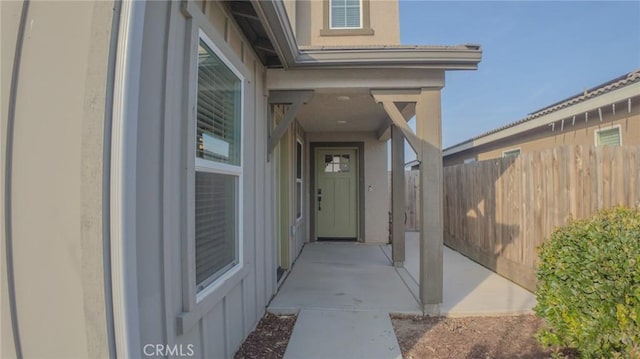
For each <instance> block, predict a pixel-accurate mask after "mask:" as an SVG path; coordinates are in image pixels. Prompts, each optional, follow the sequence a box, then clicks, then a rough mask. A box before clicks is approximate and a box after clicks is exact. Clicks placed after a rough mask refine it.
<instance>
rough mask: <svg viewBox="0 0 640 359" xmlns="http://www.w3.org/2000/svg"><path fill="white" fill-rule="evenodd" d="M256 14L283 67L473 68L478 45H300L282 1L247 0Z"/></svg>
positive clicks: (475, 64) (477, 54)
mask: <svg viewBox="0 0 640 359" xmlns="http://www.w3.org/2000/svg"><path fill="white" fill-rule="evenodd" d="M251 3H252V5H253V7H254V9H255V12H256V15H257V16H258V18H259V19H260V22H261V23H262V26H263V27H264V31H265V33H266V34H267V35H268V37H269V39H270V41H271V44H272V46H273V49H274V50H275V52H276V53H277V54H278V57H279V58H280V62H281V65H282V67H283V68H285V69H295V68H301V69H302V68H351V67H376V68H381V67H383V68H387V67H405V68H406V67H417V68H423V69H424V68H428V69H439V70H475V69H477V68H478V63H479V62H480V60H481V59H482V49H481V48H480V46H479V45H460V46H406V45H397V46H377V47H342V46H340V47H317V48H300V47H299V46H298V44H297V42H296V38H295V34H294V33H293V30H292V28H291V24H290V22H289V17H288V15H287V12H286V9H285V7H284V2H282V1H264V0H262V1H261V0H251Z"/></svg>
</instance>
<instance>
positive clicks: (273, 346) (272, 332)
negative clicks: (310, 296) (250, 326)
mask: <svg viewBox="0 0 640 359" xmlns="http://www.w3.org/2000/svg"><path fill="white" fill-rule="evenodd" d="M295 323H296V316H295V315H286V316H284V315H283V316H280V315H274V314H271V313H267V314H265V316H264V317H263V318H262V319H261V320H260V322H259V323H258V326H257V327H256V329H255V330H254V331H253V332H251V334H249V337H247V339H246V340H245V341H244V343H242V346H241V347H240V349H238V351H237V352H236V354H235V355H234V358H235V359H241V358H251V359H253V358H255V359H258V358H259V359H263V358H264V359H276V358H282V357H283V356H284V351H285V350H286V349H287V344H289V338H290V337H291V332H293V325H294V324H295Z"/></svg>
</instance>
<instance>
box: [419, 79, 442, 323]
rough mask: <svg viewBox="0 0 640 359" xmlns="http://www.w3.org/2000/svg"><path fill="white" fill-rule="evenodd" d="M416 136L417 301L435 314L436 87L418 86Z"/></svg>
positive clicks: (438, 274) (438, 262) (438, 233)
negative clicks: (418, 177) (417, 185)
mask: <svg viewBox="0 0 640 359" xmlns="http://www.w3.org/2000/svg"><path fill="white" fill-rule="evenodd" d="M416 134H417V136H418V138H419V139H420V143H421V149H420V151H421V153H420V155H419V156H418V157H419V158H420V159H421V160H422V162H421V163H420V208H421V220H420V302H421V303H422V306H423V311H424V313H425V314H429V315H438V314H439V312H440V303H442V286H443V268H442V266H443V259H442V257H443V236H442V230H443V219H442V191H443V183H442V121H441V112H440V89H422V91H421V93H420V95H419V99H418V102H417V103H416Z"/></svg>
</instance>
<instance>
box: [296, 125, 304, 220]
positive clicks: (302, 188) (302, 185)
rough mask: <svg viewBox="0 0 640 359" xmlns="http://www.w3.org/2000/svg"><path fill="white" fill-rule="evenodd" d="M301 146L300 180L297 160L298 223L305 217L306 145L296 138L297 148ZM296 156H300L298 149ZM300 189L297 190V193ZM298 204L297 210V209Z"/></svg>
mask: <svg viewBox="0 0 640 359" xmlns="http://www.w3.org/2000/svg"><path fill="white" fill-rule="evenodd" d="M298 144H300V157H301V158H300V178H298V172H297V171H298V168H297V166H298V161H297V160H298V159H297V158H296V185H297V184H298V183H300V216H299V217H298V216H297V213H296V222H299V221H301V220H302V218H303V217H304V144H303V143H302V140H301V139H300V138H299V137H296V147H297V146H298ZM295 153H296V156H297V155H298V149H297V148H296V152H295ZM297 190H298V189H297V188H296V191H297ZM296 194H297V193H296ZM297 205H298V204H297V203H296V209H297Z"/></svg>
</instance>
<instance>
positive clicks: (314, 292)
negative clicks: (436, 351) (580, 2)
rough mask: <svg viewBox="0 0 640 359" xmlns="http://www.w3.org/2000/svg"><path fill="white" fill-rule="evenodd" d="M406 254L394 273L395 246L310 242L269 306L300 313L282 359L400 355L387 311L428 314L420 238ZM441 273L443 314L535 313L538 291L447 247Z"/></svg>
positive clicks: (410, 238) (394, 358)
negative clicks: (422, 298)
mask: <svg viewBox="0 0 640 359" xmlns="http://www.w3.org/2000/svg"><path fill="white" fill-rule="evenodd" d="M406 249H407V250H406V253H407V256H406V262H405V266H404V268H394V267H393V266H392V261H391V247H390V246H389V245H366V244H357V243H327V242H318V243H312V244H307V245H306V246H305V247H304V249H303V250H302V253H301V254H300V257H299V258H298V260H297V261H296V263H295V265H294V267H293V270H292V271H291V273H290V274H289V276H288V277H287V278H286V279H285V281H284V283H283V284H282V286H281V287H280V291H279V292H278V294H277V295H276V296H275V298H274V299H273V300H272V301H271V304H270V305H269V307H268V311H269V312H272V313H276V314H298V319H297V321H296V324H295V326H294V329H293V333H292V335H291V339H290V341H289V344H288V346H287V350H286V352H285V355H284V358H285V359H294V358H305V359H307V358H334V359H338V358H368V359H371V358H380V359H399V358H402V354H401V352H400V346H399V345H398V342H397V338H396V336H395V333H394V330H393V326H392V324H391V320H390V318H389V313H405V314H419V315H421V314H422V311H421V310H420V304H419V300H418V281H419V276H418V263H419V258H418V253H419V251H418V234H417V233H407V238H406ZM443 269H444V288H443V290H444V297H443V301H444V302H443V303H442V305H441V308H440V311H441V314H442V315H445V316H481V315H517V314H525V313H531V312H532V308H533V306H534V305H535V297H534V295H533V294H532V293H530V292H528V291H526V290H525V289H523V288H521V287H519V286H518V285H516V284H514V283H512V282H510V281H508V280H506V279H504V278H503V277H500V276H499V275H497V274H495V273H494V272H491V271H489V270H487V269H486V268H484V267H482V266H480V265H479V264H477V263H475V262H473V261H471V260H469V259H468V258H466V257H464V256H462V255H461V254H459V253H457V252H455V251H453V250H451V249H449V248H447V247H445V248H444V268H443Z"/></svg>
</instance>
